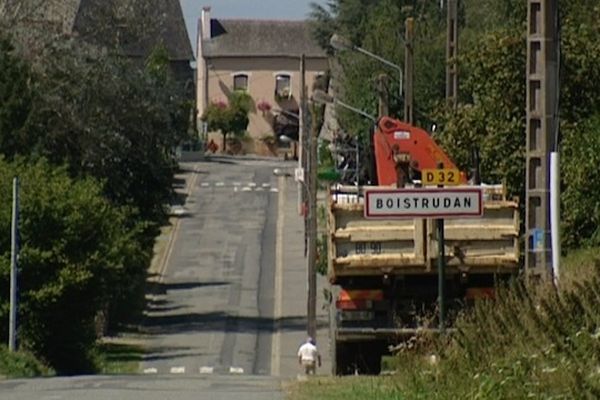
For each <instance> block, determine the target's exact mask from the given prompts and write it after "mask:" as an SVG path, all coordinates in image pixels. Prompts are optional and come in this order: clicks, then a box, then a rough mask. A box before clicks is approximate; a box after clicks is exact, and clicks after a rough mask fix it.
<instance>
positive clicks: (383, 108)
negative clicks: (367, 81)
mask: <svg viewBox="0 0 600 400" xmlns="http://www.w3.org/2000/svg"><path fill="white" fill-rule="evenodd" d="M387 89H388V77H387V75H386V74H380V75H379V76H378V77H377V97H378V99H379V107H378V112H377V115H378V117H379V118H381V117H385V116H388V115H390V107H389V95H388V90H387Z"/></svg>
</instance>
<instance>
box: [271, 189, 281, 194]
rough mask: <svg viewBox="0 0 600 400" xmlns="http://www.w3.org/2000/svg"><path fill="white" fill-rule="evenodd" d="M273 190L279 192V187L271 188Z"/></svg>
mask: <svg viewBox="0 0 600 400" xmlns="http://www.w3.org/2000/svg"><path fill="white" fill-rule="evenodd" d="M271 192H273V193H277V192H279V189H277V188H271Z"/></svg>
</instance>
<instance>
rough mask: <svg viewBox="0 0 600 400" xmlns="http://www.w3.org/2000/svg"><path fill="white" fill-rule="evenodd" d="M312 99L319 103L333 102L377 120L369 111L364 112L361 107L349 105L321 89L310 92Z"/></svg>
mask: <svg viewBox="0 0 600 400" xmlns="http://www.w3.org/2000/svg"><path fill="white" fill-rule="evenodd" d="M312 100H313V101H314V102H317V103H321V104H335V105H338V106H340V107H343V108H345V109H348V110H350V111H353V112H355V113H357V114H360V115H362V116H363V117H365V118H367V119H370V120H371V121H372V122H377V118H375V117H374V116H372V115H371V114H369V113H366V112H364V111H363V110H361V109H358V108H356V107H353V106H351V105H350V104H346V103H344V102H343V101H341V100H338V99H336V98H335V97H333V96H331V95H329V94H327V93H325V92H324V91H322V90H315V91H314V92H313V94H312Z"/></svg>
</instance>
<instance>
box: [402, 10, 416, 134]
mask: <svg viewBox="0 0 600 400" xmlns="http://www.w3.org/2000/svg"><path fill="white" fill-rule="evenodd" d="M414 27H415V21H414V19H413V18H412V17H409V18H406V21H405V36H404V121H405V122H408V123H409V124H411V125H412V123H413V96H414V95H413V71H414V57H413V52H414Z"/></svg>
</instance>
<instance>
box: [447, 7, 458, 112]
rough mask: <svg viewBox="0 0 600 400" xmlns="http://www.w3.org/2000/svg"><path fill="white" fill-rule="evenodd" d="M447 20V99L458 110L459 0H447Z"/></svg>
mask: <svg viewBox="0 0 600 400" xmlns="http://www.w3.org/2000/svg"><path fill="white" fill-rule="evenodd" d="M447 2H448V3H447V4H448V10H447V11H448V17H447V20H446V30H447V35H446V99H447V100H448V103H449V104H451V105H452V108H456V105H457V102H458V60H457V56H458V0H447Z"/></svg>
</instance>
